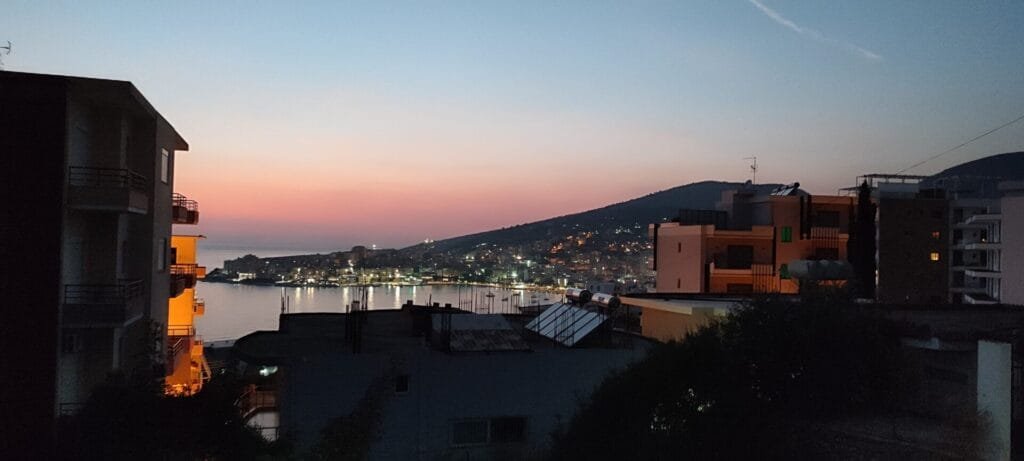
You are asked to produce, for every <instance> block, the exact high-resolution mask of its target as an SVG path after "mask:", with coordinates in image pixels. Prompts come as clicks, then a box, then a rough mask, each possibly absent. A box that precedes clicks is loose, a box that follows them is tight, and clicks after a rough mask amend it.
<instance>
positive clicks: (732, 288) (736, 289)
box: [725, 283, 754, 294]
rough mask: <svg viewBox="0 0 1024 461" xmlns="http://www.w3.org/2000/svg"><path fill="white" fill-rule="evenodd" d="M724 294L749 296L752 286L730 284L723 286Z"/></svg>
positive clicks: (752, 289) (752, 290) (747, 284)
mask: <svg viewBox="0 0 1024 461" xmlns="http://www.w3.org/2000/svg"><path fill="white" fill-rule="evenodd" d="M725 292H726V293H734V294H750V293H753V292H754V285H752V284H749V283H730V284H728V285H726V286H725Z"/></svg>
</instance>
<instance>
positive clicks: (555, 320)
mask: <svg viewBox="0 0 1024 461" xmlns="http://www.w3.org/2000/svg"><path fill="white" fill-rule="evenodd" d="M605 320H608V316H607V315H604V314H601V313H599V312H594V311H590V310H587V309H583V308H581V307H577V306H573V305H572V304H563V303H555V304H552V305H551V307H549V308H547V309H545V310H544V312H541V313H540V315H538V316H537V317H536V318H534V319H533V320H531V321H530V323H527V324H526V329H527V330H530V331H533V332H535V333H537V334H539V335H541V336H544V337H546V338H551V339H553V340H555V341H558V342H559V343H562V344H563V345H564V346H566V347H572V346H574V345H575V344H576V343H578V342H580V340H582V339H583V338H585V337H587V335H589V334H590V333H592V332H593V331H594V330H596V329H597V327H599V326H601V324H602V323H604V321H605Z"/></svg>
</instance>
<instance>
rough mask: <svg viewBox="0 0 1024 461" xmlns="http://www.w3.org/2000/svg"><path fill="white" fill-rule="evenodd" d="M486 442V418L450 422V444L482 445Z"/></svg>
mask: <svg viewBox="0 0 1024 461" xmlns="http://www.w3.org/2000/svg"><path fill="white" fill-rule="evenodd" d="M486 443H487V420H486V419H474V420H469V421H455V422H453V423H452V445H455V446H461V445H484V444H486Z"/></svg>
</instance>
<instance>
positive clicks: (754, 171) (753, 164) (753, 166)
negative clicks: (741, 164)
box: [743, 155, 757, 184]
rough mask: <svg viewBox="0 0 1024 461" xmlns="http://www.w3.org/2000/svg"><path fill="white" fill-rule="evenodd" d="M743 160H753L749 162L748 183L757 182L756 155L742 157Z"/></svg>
mask: <svg viewBox="0 0 1024 461" xmlns="http://www.w3.org/2000/svg"><path fill="white" fill-rule="evenodd" d="M743 160H753V162H751V163H750V183H751V184H757V156H756V155H755V156H753V157H743Z"/></svg>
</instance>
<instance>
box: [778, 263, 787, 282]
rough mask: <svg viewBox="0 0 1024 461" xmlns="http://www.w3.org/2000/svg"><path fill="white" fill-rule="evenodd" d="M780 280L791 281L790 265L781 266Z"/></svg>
mask: <svg viewBox="0 0 1024 461" xmlns="http://www.w3.org/2000/svg"><path fill="white" fill-rule="evenodd" d="M779 278H780V279H783V280H785V279H789V264H783V265H782V266H779Z"/></svg>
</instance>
